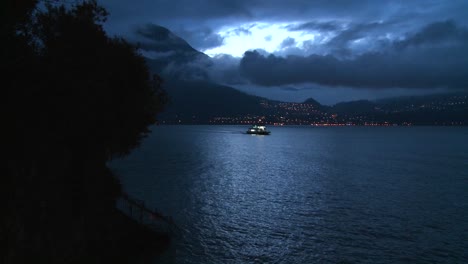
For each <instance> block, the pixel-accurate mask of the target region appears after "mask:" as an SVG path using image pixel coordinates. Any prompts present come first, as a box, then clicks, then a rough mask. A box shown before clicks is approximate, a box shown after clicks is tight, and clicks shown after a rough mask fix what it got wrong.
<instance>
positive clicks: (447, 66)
mask: <svg viewBox="0 0 468 264" xmlns="http://www.w3.org/2000/svg"><path fill="white" fill-rule="evenodd" d="M365 27H374V25H366V26H365ZM447 29H450V30H449V31H446V30H447ZM441 34H443V39H445V40H449V41H448V42H447V41H444V42H443V45H440V44H441ZM467 34H468V30H467V29H466V28H464V27H459V26H456V25H455V24H453V23H452V22H436V23H432V24H429V25H427V26H426V27H424V28H423V29H422V30H420V31H419V32H416V33H414V34H412V35H408V36H407V38H406V39H405V40H401V41H395V42H393V45H392V46H390V47H389V48H387V49H385V50H380V51H378V52H367V53H364V54H361V55H357V56H354V57H352V58H345V59H340V58H338V57H337V56H332V55H315V54H314V55H310V56H307V57H303V56H287V57H279V56H275V55H269V56H265V55H261V54H260V53H258V52H255V51H249V52H246V53H245V54H244V57H243V58H242V60H241V62H240V70H241V72H242V74H243V76H245V77H246V78H247V79H248V80H250V81H251V82H252V83H254V84H258V85H264V86H280V85H291V84H301V83H316V84H321V85H327V86H347V87H355V88H376V89H378V88H394V87H403V88H420V89H427V88H440V87H447V88H455V89H461V88H462V89H467V88H468V41H467V38H466V36H467ZM355 36H356V35H354V33H353V34H347V37H346V38H345V37H343V39H347V40H349V39H354V38H356V37H355ZM422 43H431V45H422ZM447 43H449V44H450V45H447Z"/></svg>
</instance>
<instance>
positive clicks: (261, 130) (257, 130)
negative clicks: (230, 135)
mask: <svg viewBox="0 0 468 264" xmlns="http://www.w3.org/2000/svg"><path fill="white" fill-rule="evenodd" d="M246 133H247V134H252V135H270V133H271V132H270V131H268V130H267V129H266V126H257V125H253V126H252V127H251V128H249V130H247V132H246Z"/></svg>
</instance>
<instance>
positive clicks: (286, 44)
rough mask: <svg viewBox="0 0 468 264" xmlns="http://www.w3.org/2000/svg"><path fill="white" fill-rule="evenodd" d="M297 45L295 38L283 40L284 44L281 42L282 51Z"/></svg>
mask: <svg viewBox="0 0 468 264" xmlns="http://www.w3.org/2000/svg"><path fill="white" fill-rule="evenodd" d="M295 44H296V40H295V39H294V38H291V37H287V38H285V39H284V40H283V42H281V44H280V48H282V49H284V48H288V47H291V46H294V45H295Z"/></svg>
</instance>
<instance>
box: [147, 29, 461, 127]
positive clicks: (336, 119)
mask: <svg viewBox="0 0 468 264" xmlns="http://www.w3.org/2000/svg"><path fill="white" fill-rule="evenodd" d="M139 34H140V35H142V36H146V41H144V42H142V43H140V47H142V49H143V50H146V51H148V50H150V51H151V53H149V55H151V56H148V58H147V64H148V65H149V67H150V69H151V71H152V72H154V73H157V74H159V75H161V76H162V77H163V79H164V86H165V89H166V90H167V92H168V94H169V96H170V105H169V106H168V107H167V110H166V112H165V113H163V114H162V115H161V116H160V120H161V121H162V122H165V123H220V124H223V123H224V124H226V123H229V124H239V123H249V122H250V123H255V122H258V121H259V120H261V121H262V122H265V123H270V124H271V123H277V124H359V125H363V124H416V125H463V124H465V125H468V95H467V94H466V93H457V94H443V95H440V94H439V95H428V96H417V97H415V96H412V97H398V98H389V99H383V100H377V101H368V100H359V101H351V102H342V103H338V104H336V105H334V106H331V107H329V106H323V105H321V104H320V103H319V102H317V101H316V100H314V99H313V98H309V99H307V100H305V101H304V102H302V103H290V102H279V101H273V100H269V99H266V98H261V97H258V96H252V95H248V94H246V93H243V92H241V91H238V90H236V89H234V88H231V87H228V86H225V85H220V84H216V83H214V82H212V81H210V78H209V74H208V72H209V71H210V67H211V66H212V65H213V63H212V61H211V58H210V57H209V56H207V55H206V54H204V53H202V52H199V51H197V50H195V49H194V48H193V47H191V46H190V45H189V44H188V43H187V42H186V41H185V40H183V39H182V38H180V37H178V36H176V35H175V34H173V33H172V32H171V31H169V30H168V29H166V28H164V27H160V26H156V25H151V26H149V27H148V28H144V29H141V32H139Z"/></svg>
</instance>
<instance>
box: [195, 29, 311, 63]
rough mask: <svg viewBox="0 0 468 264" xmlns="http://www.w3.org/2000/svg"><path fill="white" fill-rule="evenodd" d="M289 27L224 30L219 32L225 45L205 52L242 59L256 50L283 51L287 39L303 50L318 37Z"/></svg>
mask: <svg viewBox="0 0 468 264" xmlns="http://www.w3.org/2000/svg"><path fill="white" fill-rule="evenodd" d="M287 25H290V23H289V24H269V23H254V24H245V25H241V26H239V27H229V28H223V29H221V30H220V31H219V32H218V34H219V35H220V36H221V37H223V38H224V42H223V45H222V46H219V47H216V48H212V49H207V50H204V51H203V52H204V53H205V54H207V55H209V56H211V57H213V56H216V55H218V54H229V55H231V56H234V57H242V55H243V54H244V52H246V51H248V50H255V49H261V50H265V51H266V52H268V53H274V52H277V51H281V49H282V48H281V43H282V42H283V41H284V40H285V39H287V38H293V39H294V40H295V44H294V47H299V48H301V47H302V43H303V42H304V41H310V40H312V41H313V40H314V39H315V37H316V35H317V34H312V33H310V32H304V31H289V30H288V29H287V28H286V26H287Z"/></svg>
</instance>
